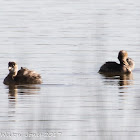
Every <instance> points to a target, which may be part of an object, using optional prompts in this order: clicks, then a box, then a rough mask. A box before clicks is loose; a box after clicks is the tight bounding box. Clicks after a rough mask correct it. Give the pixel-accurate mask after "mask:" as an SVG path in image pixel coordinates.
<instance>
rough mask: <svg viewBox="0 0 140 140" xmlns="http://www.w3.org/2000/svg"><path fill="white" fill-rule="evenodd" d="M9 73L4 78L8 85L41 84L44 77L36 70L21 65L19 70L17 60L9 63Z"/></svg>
mask: <svg viewBox="0 0 140 140" xmlns="http://www.w3.org/2000/svg"><path fill="white" fill-rule="evenodd" d="M8 69H9V74H8V75H7V77H6V78H5V79H4V81H3V83H4V84H6V85H10V84H15V85H20V84H41V83H42V79H41V76H40V75H39V74H37V73H36V72H35V71H31V70H29V69H27V68H23V67H21V69H20V70H19V71H18V66H17V64H16V63H15V62H9V63H8Z"/></svg>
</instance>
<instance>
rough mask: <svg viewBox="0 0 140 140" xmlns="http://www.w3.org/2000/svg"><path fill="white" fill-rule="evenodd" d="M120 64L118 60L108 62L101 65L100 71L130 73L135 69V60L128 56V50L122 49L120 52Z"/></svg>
mask: <svg viewBox="0 0 140 140" xmlns="http://www.w3.org/2000/svg"><path fill="white" fill-rule="evenodd" d="M118 59H119V61H120V64H118V63H116V62H106V63H105V64H104V65H102V66H101V68H100V70H99V73H130V72H131V71H132V70H133V69H134V61H133V60H132V59H131V58H128V54H127V52H126V51H124V50H121V51H120V52H119V54H118Z"/></svg>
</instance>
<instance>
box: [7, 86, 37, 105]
mask: <svg viewBox="0 0 140 140" xmlns="http://www.w3.org/2000/svg"><path fill="white" fill-rule="evenodd" d="M7 88H8V89H9V94H8V98H9V100H10V101H12V102H14V101H16V99H17V95H18V94H20V95H30V94H37V93H38V91H39V90H40V87H38V86H37V85H9V86H7Z"/></svg>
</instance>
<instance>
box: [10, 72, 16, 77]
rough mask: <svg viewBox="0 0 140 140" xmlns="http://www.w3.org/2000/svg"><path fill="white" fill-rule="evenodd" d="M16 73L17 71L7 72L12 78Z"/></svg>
mask: <svg viewBox="0 0 140 140" xmlns="http://www.w3.org/2000/svg"><path fill="white" fill-rule="evenodd" d="M16 75H17V72H9V76H10V77H12V79H14V77H15V76H16Z"/></svg>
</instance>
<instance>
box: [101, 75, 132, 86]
mask: <svg viewBox="0 0 140 140" xmlns="http://www.w3.org/2000/svg"><path fill="white" fill-rule="evenodd" d="M102 75H103V76H104V77H105V79H107V80H109V81H106V82H108V83H110V84H111V85H112V84H113V85H114V83H116V80H117V83H116V84H117V85H119V86H120V88H124V87H125V86H127V85H132V84H133V74H132V73H127V74H102Z"/></svg>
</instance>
